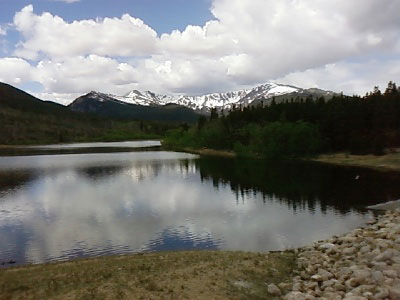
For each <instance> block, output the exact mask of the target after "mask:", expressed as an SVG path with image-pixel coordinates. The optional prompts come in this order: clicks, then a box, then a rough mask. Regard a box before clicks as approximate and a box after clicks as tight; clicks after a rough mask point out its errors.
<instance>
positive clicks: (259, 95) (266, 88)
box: [78, 82, 336, 113]
mask: <svg viewBox="0 0 400 300" xmlns="http://www.w3.org/2000/svg"><path fill="white" fill-rule="evenodd" d="M335 94H336V93H334V92H332V91H324V90H321V89H317V88H309V89H303V88H299V87H296V86H292V85H286V84H279V83H273V82H268V83H265V84H262V85H258V86H256V87H254V88H251V89H242V90H236V91H229V92H224V93H210V94H205V95H199V96H186V95H162V94H157V93H154V92H152V91H144V92H142V91H139V90H132V91H130V92H128V93H126V94H125V95H123V96H117V95H112V94H105V93H100V92H96V91H92V92H90V93H89V94H87V95H90V97H91V98H92V99H94V98H96V97H97V99H98V100H99V101H100V102H102V101H104V100H106V99H108V100H117V101H119V102H120V103H121V104H122V103H126V104H134V105H141V106H164V105H166V104H170V103H173V104H176V105H180V106H185V107H188V108H191V109H193V110H195V111H198V112H203V113H209V112H210V110H211V109H213V108H216V109H217V110H230V109H232V108H233V107H235V106H236V107H237V106H247V105H255V104H258V103H260V101H261V99H262V100H267V101H268V100H271V101H272V98H274V97H278V98H280V99H281V98H282V97H292V98H296V97H300V98H306V97H309V96H312V97H321V96H324V97H332V96H334V95H335ZM87 95H86V96H87ZM78 99H79V98H78ZM256 100H258V101H256ZM265 104H267V103H265Z"/></svg>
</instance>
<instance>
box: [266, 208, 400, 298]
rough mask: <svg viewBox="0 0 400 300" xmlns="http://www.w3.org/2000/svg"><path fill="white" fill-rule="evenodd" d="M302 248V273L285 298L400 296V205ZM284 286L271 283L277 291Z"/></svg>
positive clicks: (299, 270)
mask: <svg viewBox="0 0 400 300" xmlns="http://www.w3.org/2000/svg"><path fill="white" fill-rule="evenodd" d="M296 251H297V252H298V253H297V254H298V255H297V257H298V259H297V268H296V269H297V270H296V271H295V273H296V274H297V276H295V277H294V279H293V283H292V285H291V288H290V289H289V290H290V292H289V293H286V294H285V295H284V296H283V299H286V300H303V299H304V300H305V299H310V300H311V299H338V300H339V299H346V300H367V299H390V300H395V299H396V300H397V299H399V300H400V209H396V210H393V211H387V212H386V213H385V214H384V215H381V216H379V217H378V218H377V219H376V220H372V221H370V222H369V223H368V224H367V226H365V227H364V228H360V229H356V230H354V231H352V232H350V233H348V234H346V235H344V236H341V237H333V238H331V239H329V240H327V241H324V242H318V243H315V244H314V245H312V246H310V247H304V248H301V249H298V250H296ZM284 290H285V283H282V284H279V285H277V286H275V285H270V286H269V287H268V291H269V293H270V294H273V295H275V296H279V295H280V293H281V291H284Z"/></svg>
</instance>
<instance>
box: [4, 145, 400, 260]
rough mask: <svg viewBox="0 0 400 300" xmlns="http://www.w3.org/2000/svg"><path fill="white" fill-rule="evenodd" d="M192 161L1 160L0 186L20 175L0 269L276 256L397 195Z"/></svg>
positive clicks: (386, 179)
mask: <svg viewBox="0 0 400 300" xmlns="http://www.w3.org/2000/svg"><path fill="white" fill-rule="evenodd" d="M196 158H197V157H196V156H192V155H190V154H183V153H174V152H162V151H159V152H143V153H141V152H132V153H120V154H116V153H112V154H93V155H89V154H85V155H82V154H77V155H49V156H40V157H34V156H30V157H20V158H19V159H17V160H15V159H14V160H13V159H10V158H4V157H3V158H0V168H1V169H2V170H3V171H2V172H0V183H1V182H6V179H4V178H7V177H10V176H14V175H11V174H28V176H25V177H24V176H22V177H18V176H17V175H15V176H17V177H18V178H19V179H18V180H16V182H17V184H14V183H13V182H14V181H13V180H11V182H12V183H11V184H10V185H9V187H7V188H5V189H3V192H2V193H0V262H1V261H7V260H9V259H14V260H16V261H17V262H18V263H24V262H43V261H52V260H61V259H69V258H73V257H78V256H93V255H101V254H118V253H127V252H137V251H160V250H182V249H186V250H187V249H206V248H207V249H231V250H251V251H266V250H277V249H283V248H288V247H293V246H299V245H304V244H307V243H309V242H310V241H314V240H319V239H322V238H327V237H329V236H331V235H333V234H338V233H343V232H345V231H347V230H349V229H351V228H354V227H357V226H359V225H360V224H362V223H363V222H364V221H365V220H366V218H367V215H366V213H365V210H364V208H363V207H364V205H365V204H370V203H375V202H378V201H379V200H385V199H388V198H395V197H396V196H397V197H398V195H399V194H400V189H399V188H398V186H399V185H398V184H397V183H398V178H397V177H396V176H394V175H393V176H392V175H389V174H386V175H385V174H379V173H376V172H370V171H360V170H354V169H341V168H331V167H326V166H319V165H308V164H304V165H290V164H289V165H283V166H282V165H281V166H272V165H267V164H264V163H263V164H262V163H260V162H251V161H247V162H246V161H235V160H224V159H196ZM356 173H357V174H358V175H359V176H360V181H357V182H356V181H354V180H352V179H354V177H353V176H354V174H356ZM3 177H4V178H3ZM2 178H3V179H2ZM5 186H7V184H6V185H5ZM369 193H370V194H369ZM366 195H368V198H364V197H365V196H366Z"/></svg>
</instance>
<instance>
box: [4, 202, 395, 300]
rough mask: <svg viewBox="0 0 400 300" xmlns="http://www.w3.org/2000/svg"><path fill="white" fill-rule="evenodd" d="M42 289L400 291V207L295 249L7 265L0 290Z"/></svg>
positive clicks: (360, 297) (260, 293) (23, 294)
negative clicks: (337, 234)
mask: <svg viewBox="0 0 400 300" xmlns="http://www.w3.org/2000/svg"><path fill="white" fill-rule="evenodd" d="M71 285H73V286H71ZM43 295H46V297H52V298H55V299H71V298H73V299H74V298H82V297H92V298H96V297H98V298H101V299H114V298H117V297H122V298H124V297H126V298H132V299H141V298H142V299H187V298H188V299H210V297H211V298H213V299H249V298H250V299H251V298H252V297H255V298H256V299H286V300H306V299H307V300H308V299H310V300H312V299H319V298H321V297H325V299H338V300H339V299H347V300H356V299H357V300H368V299H399V298H396V297H397V296H399V297H400V208H397V209H395V210H388V211H386V213H385V214H382V215H376V216H375V218H374V219H372V220H370V221H369V222H368V223H367V224H366V225H365V226H362V227H360V228H357V229H354V230H352V231H350V232H349V233H346V234H343V235H341V236H334V237H332V238H330V239H327V240H323V241H318V242H315V243H313V244H312V245H308V246H305V247H300V248H296V249H293V250H286V251H271V252H265V253H257V252H243V251H208V250H194V251H173V252H157V253H143V254H141V253H139V254H132V255H120V256H118V255H116V256H101V257H95V258H86V259H77V260H71V261H65V262H55V263H45V264H32V265H21V266H15V267H7V268H3V269H0V296H5V297H7V296H8V297H15V296H17V298H18V297H19V298H24V299H25V298H27V299H40V298H43ZM354 297H356V298H354Z"/></svg>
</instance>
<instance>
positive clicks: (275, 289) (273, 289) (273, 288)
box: [268, 283, 282, 296]
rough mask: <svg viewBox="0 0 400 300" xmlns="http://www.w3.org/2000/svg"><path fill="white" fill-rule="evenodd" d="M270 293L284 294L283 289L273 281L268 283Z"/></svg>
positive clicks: (275, 294) (274, 294)
mask: <svg viewBox="0 0 400 300" xmlns="http://www.w3.org/2000/svg"><path fill="white" fill-rule="evenodd" d="M268 293H269V294H271V295H273V296H280V295H282V293H281V290H280V289H279V288H278V287H277V286H276V285H275V284H273V283H271V284H269V285H268Z"/></svg>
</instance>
